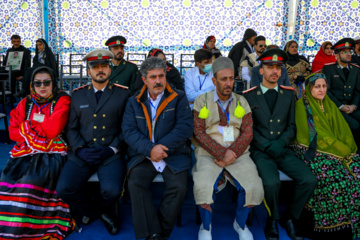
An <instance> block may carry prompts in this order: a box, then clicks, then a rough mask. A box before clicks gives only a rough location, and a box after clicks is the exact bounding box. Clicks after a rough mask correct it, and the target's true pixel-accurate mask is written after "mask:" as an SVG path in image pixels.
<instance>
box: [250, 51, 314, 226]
mask: <svg viewBox="0 0 360 240" xmlns="http://www.w3.org/2000/svg"><path fill="white" fill-rule="evenodd" d="M272 50H274V51H272ZM273 55H274V57H273V59H272V60H271V56H273ZM269 57H270V58H269ZM258 59H259V60H262V59H265V60H263V61H262V62H263V64H265V63H266V64H277V65H279V61H281V62H282V61H286V54H285V52H283V51H282V50H280V49H271V50H268V51H266V52H264V53H263V54H262V55H261V56H260V57H259V58H258ZM267 91H270V92H271V93H272V94H271V95H270V94H268V93H266V92H267ZM244 97H245V98H246V100H247V101H248V103H249V105H250V107H251V111H252V117H253V140H252V142H251V145H250V153H251V154H250V157H251V158H252V159H253V161H254V162H255V164H256V166H257V169H258V172H259V175H260V177H261V178H262V181H263V184H264V191H265V200H266V204H267V208H268V211H269V215H270V217H271V219H273V220H278V219H279V212H278V199H279V191H280V185H281V183H280V178H279V171H278V170H281V171H282V172H284V173H285V174H287V175H288V176H289V177H291V178H292V179H293V180H294V181H295V183H296V187H295V195H294V198H293V199H292V201H291V203H290V205H289V208H288V211H287V214H288V215H290V216H291V217H293V218H295V219H298V218H299V217H300V214H301V211H302V209H303V207H304V205H305V203H306V202H307V200H308V199H309V198H310V196H311V195H312V193H313V191H314V189H315V187H316V179H315V177H314V176H313V174H312V173H311V171H310V169H309V168H308V167H307V166H306V165H305V163H304V162H303V161H301V160H300V159H298V158H297V157H296V156H295V154H294V152H293V151H292V150H291V149H290V148H289V144H290V142H291V141H292V140H293V139H294V138H295V132H296V125H295V97H294V89H293V88H292V87H286V86H278V85H277V86H276V87H275V88H274V89H267V88H265V87H264V86H262V84H261V85H260V87H253V88H251V89H249V90H248V91H245V92H244ZM274 104H275V106H274ZM274 143H276V145H277V146H276V148H278V150H280V149H281V150H280V151H281V154H279V155H278V156H274V154H273V153H272V152H271V151H269V149H270V148H271V146H272V145H271V144H274ZM274 146H275V145H274Z"/></svg>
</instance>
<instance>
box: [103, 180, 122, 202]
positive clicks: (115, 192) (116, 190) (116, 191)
mask: <svg viewBox="0 0 360 240" xmlns="http://www.w3.org/2000/svg"><path fill="white" fill-rule="evenodd" d="M121 186H122V185H121ZM121 192H122V188H121V187H120V185H115V184H113V185H107V186H105V187H102V188H101V190H100V194H101V197H102V198H103V199H104V200H109V201H111V200H115V199H117V198H119V197H120V196H121Z"/></svg>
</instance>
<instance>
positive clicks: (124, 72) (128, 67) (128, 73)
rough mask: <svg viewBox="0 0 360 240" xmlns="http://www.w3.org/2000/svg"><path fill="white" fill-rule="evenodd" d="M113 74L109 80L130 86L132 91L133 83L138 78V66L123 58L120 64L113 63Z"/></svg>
mask: <svg viewBox="0 0 360 240" xmlns="http://www.w3.org/2000/svg"><path fill="white" fill-rule="evenodd" d="M110 68H111V75H110V77H109V81H110V82H111V83H116V84H120V85H123V86H127V87H129V89H130V91H131V92H132V88H133V85H134V83H135V80H136V75H137V73H138V68H137V66H136V65H135V64H134V63H131V62H128V61H125V60H122V61H121V62H120V64H119V65H117V66H114V64H112V63H111V65H110Z"/></svg>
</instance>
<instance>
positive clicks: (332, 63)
mask: <svg viewBox="0 0 360 240" xmlns="http://www.w3.org/2000/svg"><path fill="white" fill-rule="evenodd" d="M334 64H336V62H331V63H325V64H324V66H325V65H326V66H329V65H334Z"/></svg>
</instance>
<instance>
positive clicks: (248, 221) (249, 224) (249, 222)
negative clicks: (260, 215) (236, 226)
mask: <svg viewBox="0 0 360 240" xmlns="http://www.w3.org/2000/svg"><path fill="white" fill-rule="evenodd" d="M254 213H255V210H254V208H252V209H251V211H250V213H249V216H248V219H247V220H246V225H248V226H249V227H251V226H252V225H253V219H254Z"/></svg>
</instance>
